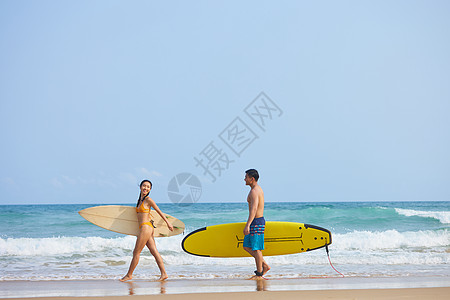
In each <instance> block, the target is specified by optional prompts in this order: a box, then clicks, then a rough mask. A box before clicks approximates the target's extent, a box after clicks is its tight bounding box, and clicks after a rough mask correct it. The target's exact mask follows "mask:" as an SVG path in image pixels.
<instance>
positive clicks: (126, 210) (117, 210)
mask: <svg viewBox="0 0 450 300" xmlns="http://www.w3.org/2000/svg"><path fill="white" fill-rule="evenodd" d="M78 213H79V214H80V215H81V216H82V217H83V218H85V219H86V220H88V221H89V222H91V223H92V224H95V225H97V226H99V227H101V228H104V229H106V230H110V231H114V232H118V233H123V234H128V235H135V236H137V235H138V234H139V224H138V219H137V214H136V208H135V207H133V206H124V205H102V206H94V207H88V208H86V209H83V210H80V211H79V212H78ZM150 214H151V216H152V220H153V222H154V223H153V224H154V226H155V227H156V228H155V232H154V237H168V236H173V235H177V234H180V233H183V232H184V227H185V226H184V223H183V222H181V221H180V220H178V219H177V218H175V217H172V216H171V215H168V214H164V215H165V216H166V218H167V220H168V221H169V222H170V224H172V226H173V231H170V230H169V228H168V227H167V224H166V222H164V220H163V219H162V218H161V216H160V215H159V214H158V213H157V212H156V211H154V210H151V211H150Z"/></svg>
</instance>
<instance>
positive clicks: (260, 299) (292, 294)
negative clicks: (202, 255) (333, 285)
mask: <svg viewBox="0 0 450 300" xmlns="http://www.w3.org/2000/svg"><path fill="white" fill-rule="evenodd" d="M449 295H450V288H449V287H442V288H412V289H362V290H320V291H317V290H316V291H265V292H240V293H235V292H233V293H192V294H172V295H151V296H148V295H145V296H144V295H141V296H133V299H137V300H139V299H153V300H158V299H164V300H209V299H212V298H214V299H215V300H227V299H230V298H232V299H234V300H244V299H246V300H248V299H250V300H253V299H254V300H272V299H280V300H291V299H313V300H325V299H336V300H340V299H359V300H365V299H367V300H368V299H383V300H389V299H402V300H404V299H411V300H412V299H421V300H422V299H431V298H433V299H435V300H438V299H449V297H450V296H449ZM129 297H130V296H108V297H43V298H16V299H30V300H31V299H35V300H36V299H60V300H65V299H70V300H74V299H80V300H91V299H92V300H102V299H114V300H123V299H129Z"/></svg>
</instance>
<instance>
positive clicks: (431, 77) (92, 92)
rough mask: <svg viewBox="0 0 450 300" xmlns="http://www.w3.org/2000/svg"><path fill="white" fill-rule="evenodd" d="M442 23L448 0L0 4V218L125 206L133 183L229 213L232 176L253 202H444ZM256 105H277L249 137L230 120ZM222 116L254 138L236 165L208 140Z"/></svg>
mask: <svg viewBox="0 0 450 300" xmlns="http://www.w3.org/2000/svg"><path fill="white" fill-rule="evenodd" d="M449 16H450V2H449V1H410V0H408V1H221V2H218V1H111V0H107V1H106V0H105V1H79V0H77V1H15V0H14V1H12V0H3V1H0V45H1V46H0V101H1V102H0V126H1V133H0V140H1V148H0V165H1V167H0V204H26V203H68V204H69V203H133V202H134V201H135V199H136V198H137V194H138V187H137V185H138V183H139V182H140V180H142V179H143V178H150V179H151V180H152V181H153V183H154V189H153V192H152V195H153V198H154V199H155V200H156V201H157V202H162V203H164V202H169V203H170V200H169V197H168V193H167V190H168V184H169V181H170V180H171V179H172V178H173V177H174V176H175V175H177V174H179V173H183V172H187V173H190V174H193V175H194V176H196V177H198V178H199V180H200V181H201V184H202V195H201V198H200V200H199V201H200V202H237V201H245V198H246V195H247V192H248V187H246V186H245V185H244V181H243V178H244V171H245V170H246V169H248V168H256V169H258V170H259V171H260V175H261V179H260V184H261V186H262V187H263V189H264V191H265V194H266V201H358V200H360V201H376V200H447V201H448V200H450V155H449V153H450V117H449V113H450V84H449V83H450V55H449V53H450V18H449ZM261 92H264V93H265V95H267V96H268V97H269V98H270V99H271V100H272V101H273V103H275V104H276V105H277V107H278V108H279V111H276V110H273V111H270V112H273V115H272V119H270V118H268V117H266V119H265V121H266V123H265V127H264V130H262V129H261V128H260V127H258V126H257V124H256V123H255V122H253V121H252V120H251V119H250V118H249V116H248V115H247V114H246V113H245V109H246V108H247V106H248V105H250V107H251V102H252V101H253V100H254V99H255V98H256V97H257V96H258V95H259V94H260V93H261ZM255 103H256V102H255ZM263 112H264V111H263ZM265 112H266V113H267V112H268V111H265ZM266 116H268V114H266ZM236 118H239V119H238V121H239V120H240V121H241V122H242V123H244V124H245V125H247V127H248V128H250V129H251V130H252V131H249V130H247V131H246V133H247V137H244V136H240V137H239V138H240V140H234V143H235V145H238V146H239V147H241V148H242V147H244V146H245V145H246V144H245V143H246V141H247V140H248V139H250V138H252V137H251V136H249V135H248V134H250V133H251V132H253V134H254V136H253V137H255V136H257V138H256V139H255V140H253V139H250V140H249V141H250V142H251V143H249V144H248V147H247V148H245V149H244V150H243V151H242V152H241V153H240V156H238V155H236V153H234V152H233V151H231V150H230V148H229V147H228V146H227V145H226V144H225V143H224V140H223V139H221V138H220V136H221V134H222V133H223V134H222V137H225V140H226V138H232V137H233V136H230V135H229V134H228V133H230V132H232V131H227V129H230V130H231V129H233V128H234V129H236V128H241V129H242V128H243V127H233V123H232V122H233V121H234V120H235V119H236ZM241 125H242V124H241ZM241 131H242V130H241ZM227 134H228V135H227ZM236 137H237V136H235V138H236ZM211 142H213V145H214V146H215V147H216V148H217V149H218V150H220V151H221V152H220V154H221V155H220V156H218V157H222V158H228V159H229V160H230V161H232V162H231V163H229V165H228V168H227V169H225V170H223V171H222V173H221V174H220V176H217V178H216V181H214V182H212V180H211V177H210V176H208V174H204V172H203V169H201V167H199V166H196V161H195V159H194V158H195V157H196V158H201V156H202V155H201V153H202V152H204V153H203V154H205V153H207V151H204V150H206V149H207V148H208V145H210V143H211ZM236 143H238V144H236ZM209 154H212V152H209ZM223 155H226V156H223ZM224 161H225V160H223V159H222V160H221V161H219V162H221V163H222V165H223V163H224ZM216 162H217V161H216Z"/></svg>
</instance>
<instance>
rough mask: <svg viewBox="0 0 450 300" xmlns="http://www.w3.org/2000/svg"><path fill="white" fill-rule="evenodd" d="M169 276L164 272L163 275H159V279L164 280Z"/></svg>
mask: <svg viewBox="0 0 450 300" xmlns="http://www.w3.org/2000/svg"><path fill="white" fill-rule="evenodd" d="M167 278H169V276H167V274H163V275H161V277H159V279H158V281H164V280H166V279H167Z"/></svg>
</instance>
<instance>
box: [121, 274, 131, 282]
mask: <svg viewBox="0 0 450 300" xmlns="http://www.w3.org/2000/svg"><path fill="white" fill-rule="evenodd" d="M131 279H133V276H129V275H125V276H124V277H123V278H122V279H119V280H120V281H122V282H124V281H128V280H131Z"/></svg>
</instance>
